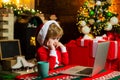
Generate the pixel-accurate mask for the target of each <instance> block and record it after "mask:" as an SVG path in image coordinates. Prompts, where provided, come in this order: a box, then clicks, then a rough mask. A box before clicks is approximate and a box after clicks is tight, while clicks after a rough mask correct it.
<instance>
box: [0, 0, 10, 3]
mask: <svg viewBox="0 0 120 80" xmlns="http://www.w3.org/2000/svg"><path fill="white" fill-rule="evenodd" d="M9 1H10V0H2V2H3V3H8V2H9Z"/></svg>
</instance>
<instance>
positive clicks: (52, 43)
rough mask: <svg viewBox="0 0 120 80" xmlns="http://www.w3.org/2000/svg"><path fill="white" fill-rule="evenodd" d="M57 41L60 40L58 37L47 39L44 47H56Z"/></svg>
mask: <svg viewBox="0 0 120 80" xmlns="http://www.w3.org/2000/svg"><path fill="white" fill-rule="evenodd" d="M59 39H60V37H59V36H58V37H52V38H49V39H48V40H47V41H46V43H45V45H46V46H48V45H54V46H56V43H58V42H59Z"/></svg>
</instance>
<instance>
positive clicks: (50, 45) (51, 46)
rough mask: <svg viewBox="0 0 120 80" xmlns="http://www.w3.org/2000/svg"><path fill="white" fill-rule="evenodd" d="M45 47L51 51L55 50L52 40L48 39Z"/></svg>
mask: <svg viewBox="0 0 120 80" xmlns="http://www.w3.org/2000/svg"><path fill="white" fill-rule="evenodd" d="M47 46H48V47H49V48H50V49H51V50H55V45H54V40H52V39H49V40H48V42H47Z"/></svg>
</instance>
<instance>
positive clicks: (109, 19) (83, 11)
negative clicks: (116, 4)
mask: <svg viewBox="0 0 120 80" xmlns="http://www.w3.org/2000/svg"><path fill="white" fill-rule="evenodd" d="M111 2H112V1H111V0H96V1H94V0H87V1H85V2H84V4H83V6H82V7H80V9H79V10H78V14H77V26H78V30H79V32H80V33H82V34H92V35H93V36H101V35H103V34H106V33H107V32H109V31H112V32H119V31H118V30H120V26H119V24H118V18H117V16H118V14H117V13H115V12H112V11H111V10H110V6H111Z"/></svg>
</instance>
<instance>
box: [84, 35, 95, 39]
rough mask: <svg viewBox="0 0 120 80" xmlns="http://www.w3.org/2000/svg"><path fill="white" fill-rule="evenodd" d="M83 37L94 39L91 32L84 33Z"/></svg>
mask: <svg viewBox="0 0 120 80" xmlns="http://www.w3.org/2000/svg"><path fill="white" fill-rule="evenodd" d="M83 39H94V36H93V35H92V34H85V35H84V36H83Z"/></svg>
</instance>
